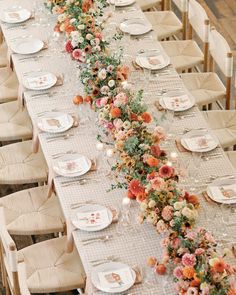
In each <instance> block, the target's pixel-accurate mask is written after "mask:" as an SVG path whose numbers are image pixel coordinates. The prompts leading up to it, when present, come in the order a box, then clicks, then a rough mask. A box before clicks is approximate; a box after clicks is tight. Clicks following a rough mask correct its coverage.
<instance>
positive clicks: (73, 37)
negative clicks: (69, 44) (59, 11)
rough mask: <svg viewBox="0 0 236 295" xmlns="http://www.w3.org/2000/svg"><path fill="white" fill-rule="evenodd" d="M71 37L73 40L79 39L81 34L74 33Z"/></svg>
mask: <svg viewBox="0 0 236 295" xmlns="http://www.w3.org/2000/svg"><path fill="white" fill-rule="evenodd" d="M70 36H71V38H72V39H78V38H79V32H78V31H72V32H71V33H70Z"/></svg>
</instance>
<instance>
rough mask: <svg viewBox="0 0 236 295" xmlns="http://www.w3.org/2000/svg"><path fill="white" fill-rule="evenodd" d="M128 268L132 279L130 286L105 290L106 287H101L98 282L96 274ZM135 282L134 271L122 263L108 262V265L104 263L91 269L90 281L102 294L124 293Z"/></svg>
mask: <svg viewBox="0 0 236 295" xmlns="http://www.w3.org/2000/svg"><path fill="white" fill-rule="evenodd" d="M126 267H128V268H129V269H130V271H131V273H132V277H133V280H132V282H131V283H130V284H127V285H124V286H120V287H117V288H106V287H103V286H102V285H101V284H100V280H99V277H98V273H99V272H107V271H111V272H112V271H116V270H118V269H121V268H126ZM135 280H136V273H135V271H134V270H133V269H132V268H130V267H129V266H128V265H126V264H124V263H121V262H108V263H104V264H101V265H98V266H96V267H94V268H93V269H92V272H91V281H92V284H93V285H94V286H95V287H96V288H97V289H98V290H100V291H103V292H106V293H109V294H115V293H120V292H124V291H126V290H128V289H130V288H131V287H132V286H133V285H134V283H135Z"/></svg>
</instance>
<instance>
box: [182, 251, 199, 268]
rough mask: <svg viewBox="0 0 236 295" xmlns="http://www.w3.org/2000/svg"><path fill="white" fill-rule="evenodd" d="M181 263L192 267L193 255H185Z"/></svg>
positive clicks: (193, 263)
mask: <svg viewBox="0 0 236 295" xmlns="http://www.w3.org/2000/svg"><path fill="white" fill-rule="evenodd" d="M182 263H183V265H184V266H194V265H195V263H196V257H195V255H194V254H189V253H185V254H184V256H183V257H182Z"/></svg>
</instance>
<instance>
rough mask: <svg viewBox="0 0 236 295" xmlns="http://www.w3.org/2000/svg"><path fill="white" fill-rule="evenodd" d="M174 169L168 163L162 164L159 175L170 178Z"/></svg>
mask: <svg viewBox="0 0 236 295" xmlns="http://www.w3.org/2000/svg"><path fill="white" fill-rule="evenodd" d="M173 172H174V169H173V168H172V167H171V166H169V165H163V166H161V168H160V169H159V176H160V177H162V178H170V177H171V176H172V175H173Z"/></svg>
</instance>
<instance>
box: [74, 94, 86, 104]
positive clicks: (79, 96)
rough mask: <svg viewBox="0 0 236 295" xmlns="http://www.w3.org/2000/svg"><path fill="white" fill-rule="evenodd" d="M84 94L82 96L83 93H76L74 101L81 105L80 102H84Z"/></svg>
mask: <svg viewBox="0 0 236 295" xmlns="http://www.w3.org/2000/svg"><path fill="white" fill-rule="evenodd" d="M83 101H84V100H83V96H81V95H76V96H75V97H74V98H73V103H74V104H77V105H79V104H81V103H83Z"/></svg>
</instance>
